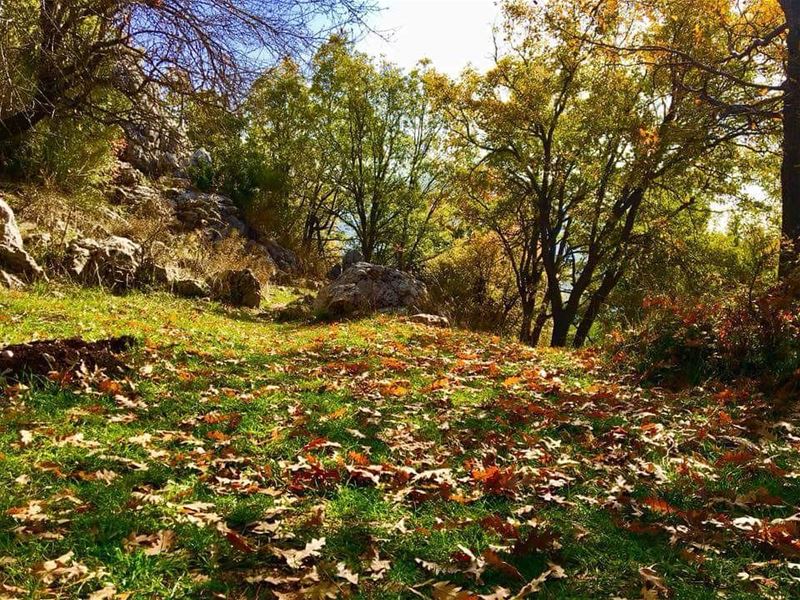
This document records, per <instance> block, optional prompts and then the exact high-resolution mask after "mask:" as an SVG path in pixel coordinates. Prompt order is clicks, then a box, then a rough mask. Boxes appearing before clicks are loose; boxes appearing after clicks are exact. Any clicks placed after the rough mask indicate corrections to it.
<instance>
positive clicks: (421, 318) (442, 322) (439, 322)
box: [408, 313, 450, 328]
mask: <svg viewBox="0 0 800 600" xmlns="http://www.w3.org/2000/svg"><path fill="white" fill-rule="evenodd" d="M408 320H409V321H411V322H412V323H419V324H421V325H427V326H428V327H444V328H446V327H450V320H449V319H448V318H447V317H442V316H439V315H430V314H428V313H418V314H416V315H411V316H410V317H409V318H408Z"/></svg>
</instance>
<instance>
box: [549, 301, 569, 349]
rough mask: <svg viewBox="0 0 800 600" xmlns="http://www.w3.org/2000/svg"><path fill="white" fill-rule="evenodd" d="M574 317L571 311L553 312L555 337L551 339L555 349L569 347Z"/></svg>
mask: <svg viewBox="0 0 800 600" xmlns="http://www.w3.org/2000/svg"><path fill="white" fill-rule="evenodd" d="M573 317H574V315H573V314H572V313H571V311H569V310H563V309H562V310H556V311H553V335H552V336H551V338H550V345H551V346H552V347H553V348H564V347H565V346H566V345H567V338H568V337H569V328H570V327H571V326H572V319H573Z"/></svg>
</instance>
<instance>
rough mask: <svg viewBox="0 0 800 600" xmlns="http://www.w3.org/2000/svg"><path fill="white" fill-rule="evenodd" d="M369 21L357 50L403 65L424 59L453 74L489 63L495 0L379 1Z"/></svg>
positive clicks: (483, 67)
mask: <svg viewBox="0 0 800 600" xmlns="http://www.w3.org/2000/svg"><path fill="white" fill-rule="evenodd" d="M381 5H382V6H383V7H384V8H383V10H382V11H381V12H379V13H377V14H375V15H373V16H372V17H371V19H370V25H371V26H372V27H373V29H375V30H377V31H380V32H382V33H383V34H384V37H387V38H388V40H383V39H381V36H379V35H375V34H370V35H368V36H367V37H366V38H365V39H363V40H362V41H361V42H360V43H359V44H358V48H359V49H360V50H362V51H363V52H367V53H369V54H372V55H374V56H380V55H384V56H385V57H386V58H387V59H388V60H389V61H391V62H394V63H397V64H398V65H400V66H401V67H404V68H406V69H410V68H413V67H414V66H415V65H416V64H417V62H418V61H419V60H420V59H422V58H429V59H430V60H431V61H432V62H433V65H434V66H435V67H436V68H437V69H438V70H440V71H443V72H445V73H448V74H451V75H457V74H458V73H460V72H461V71H462V70H463V69H464V68H465V67H466V66H467V65H469V64H472V65H473V66H475V67H476V68H478V69H486V68H487V67H489V66H490V65H491V64H492V58H491V56H492V52H493V43H492V26H493V25H494V24H495V22H496V21H497V19H498V17H499V9H498V7H497V6H496V3H495V0H382V1H381Z"/></svg>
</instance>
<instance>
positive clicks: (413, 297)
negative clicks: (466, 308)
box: [314, 262, 428, 317]
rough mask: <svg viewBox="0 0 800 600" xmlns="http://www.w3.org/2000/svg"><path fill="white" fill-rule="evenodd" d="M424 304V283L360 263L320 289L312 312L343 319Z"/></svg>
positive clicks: (426, 300) (425, 302)
mask: <svg viewBox="0 0 800 600" xmlns="http://www.w3.org/2000/svg"><path fill="white" fill-rule="evenodd" d="M427 303H428V293H427V290H426V288H425V284H423V283H422V282H421V281H418V280H417V279H415V278H414V277H413V276H412V275H409V274H408V273H404V272H403V271H399V270H398V269H393V268H391V267H384V266H381V265H373V264H371V263H365V262H360V263H356V264H355V265H353V266H352V267H350V268H349V269H347V270H346V271H345V272H344V273H342V275H341V277H339V279H337V280H336V281H334V282H333V283H331V284H329V285H327V286H326V287H324V288H322V290H320V292H319V294H318V295H317V298H316V300H315V301H314V309H315V310H316V311H317V312H319V313H322V314H324V315H327V316H331V317H347V316H353V315H364V314H369V313H371V312H374V311H379V310H398V309H404V310H419V309H422V308H424V307H425V305H426V304H427Z"/></svg>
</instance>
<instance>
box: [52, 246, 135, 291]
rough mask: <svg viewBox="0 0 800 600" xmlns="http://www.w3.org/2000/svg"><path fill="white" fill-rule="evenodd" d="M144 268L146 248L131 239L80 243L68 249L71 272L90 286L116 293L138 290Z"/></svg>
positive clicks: (66, 263) (66, 261)
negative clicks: (105, 288)
mask: <svg viewBox="0 0 800 600" xmlns="http://www.w3.org/2000/svg"><path fill="white" fill-rule="evenodd" d="M141 266H142V247H141V246H140V245H139V244H137V243H136V242H134V241H132V240H129V239H128V238H124V237H118V236H111V237H109V238H106V239H105V240H102V241H97V240H94V239H92V238H83V239H78V240H75V241H73V242H71V243H70V244H69V246H67V252H66V255H65V267H66V269H67V272H68V273H69V274H70V275H72V276H73V277H75V278H76V279H78V280H79V281H82V282H83V283H86V284H88V285H101V286H104V287H108V288H110V289H112V290H113V291H118V292H121V291H126V290H128V289H131V288H132V287H135V286H136V285H137V284H138V280H139V269H140V267H141Z"/></svg>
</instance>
